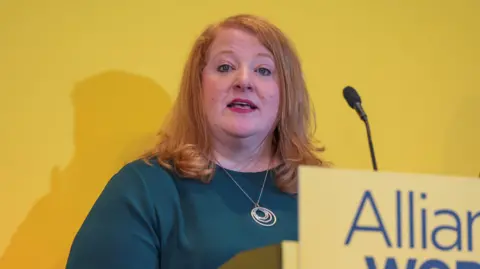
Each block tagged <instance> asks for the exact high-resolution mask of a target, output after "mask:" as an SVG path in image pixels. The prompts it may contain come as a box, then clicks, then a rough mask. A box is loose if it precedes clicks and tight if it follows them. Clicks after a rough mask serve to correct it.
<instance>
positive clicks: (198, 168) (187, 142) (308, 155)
mask: <svg viewBox="0 0 480 269" xmlns="http://www.w3.org/2000/svg"><path fill="white" fill-rule="evenodd" d="M221 28H223V29H225V28H230V29H231V28H235V29H240V30H244V31H247V32H249V33H251V34H253V35H255V36H256V37H257V38H258V40H259V41H260V42H261V43H262V44H263V45H264V46H265V47H266V48H267V49H268V50H269V51H270V52H271V53H272V55H273V57H274V61H275V65H276V66H277V69H278V77H279V88H280V107H279V112H278V116H277V122H278V124H277V126H276V128H275V129H274V131H273V134H272V135H273V143H274V145H273V148H274V150H275V153H276V154H277V155H278V156H279V157H280V160H281V163H280V165H278V166H276V167H275V171H274V175H275V182H276V185H277V186H278V187H279V188H280V190H282V191H284V192H288V193H296V192H297V179H298V173H297V168H298V166H299V165H316V166H323V167H326V166H328V164H327V162H325V161H324V160H323V159H322V158H320V157H319V153H321V152H323V151H324V148H323V147H317V146H316V145H315V144H316V143H315V139H314V133H315V129H316V125H315V123H316V121H315V112H314V110H313V105H312V104H311V102H310V97H309V94H308V91H307V87H306V84H305V81H304V77H303V73H302V68H301V63H300V60H299V57H298V56H297V53H296V51H295V49H294V47H293V45H292V44H291V42H290V41H289V39H288V38H287V37H286V36H285V35H284V34H283V33H282V31H281V30H280V29H278V28H277V27H276V26H275V25H273V24H271V23H270V22H268V21H267V20H265V19H263V18H260V17H257V16H254V15H246V14H241V15H236V16H231V17H228V18H226V19H224V20H222V21H221V22H218V23H216V24H212V25H210V26H208V27H207V28H206V29H205V30H204V31H203V32H202V33H201V35H200V36H199V37H198V38H197V39H196V41H195V43H194V45H193V48H192V50H191V52H190V54H189V57H188V59H187V62H186V65H185V67H184V71H183V77H182V80H181V84H180V91H179V94H178V96H177V99H176V101H175V104H174V105H173V108H172V111H171V114H170V116H169V118H168V119H167V121H166V122H165V125H164V128H162V131H161V132H160V133H159V142H158V144H156V146H155V147H154V148H153V150H151V151H149V152H148V153H147V154H146V155H144V156H143V157H144V159H145V160H146V161H149V160H152V159H155V160H157V161H158V163H159V164H160V165H161V166H163V167H164V168H167V169H169V170H171V171H173V172H175V173H177V174H178V175H179V176H180V177H184V178H192V179H197V180H200V181H202V182H205V183H208V182H210V181H211V179H212V177H213V175H214V173H215V163H214V162H213V161H212V160H211V159H210V158H209V156H211V154H212V143H211V141H210V137H211V135H210V134H209V128H208V124H207V122H206V121H207V119H206V115H205V111H204V110H203V106H202V94H203V92H202V76H201V74H202V70H203V68H204V67H205V65H206V56H207V52H208V49H209V47H210V45H211V44H212V42H213V40H214V39H215V36H216V33H217V32H218V30H219V29H221Z"/></svg>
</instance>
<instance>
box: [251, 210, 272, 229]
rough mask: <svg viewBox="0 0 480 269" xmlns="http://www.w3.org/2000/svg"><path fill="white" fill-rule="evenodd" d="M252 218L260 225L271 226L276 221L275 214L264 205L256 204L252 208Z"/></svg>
mask: <svg viewBox="0 0 480 269" xmlns="http://www.w3.org/2000/svg"><path fill="white" fill-rule="evenodd" d="M251 215H252V218H253V220H254V221H255V222H256V223H258V224H260V225H262V226H273V225H275V223H276V222H277V216H275V214H274V213H273V212H272V211H271V210H270V209H267V208H265V207H261V206H256V207H254V208H253V209H252V211H251Z"/></svg>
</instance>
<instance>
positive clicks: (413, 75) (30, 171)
mask: <svg viewBox="0 0 480 269" xmlns="http://www.w3.org/2000/svg"><path fill="white" fill-rule="evenodd" d="M479 10H480V1H477V0H461V1H434V0H425V1H414V0H408V1H355V0H350V1H347V0H343V1H339V0H335V1H333V0H332V1H306V0H304V1H294V2H291V1H283V2H277V1H272V0H265V1H252V0H245V1H233V2H232V1H213V0H204V1H192V0H190V1H183V2H181V3H180V2H178V1H153V0H138V1H113V0H103V1H59V0H47V1H33V0H30V1H25V0H16V1H13V0H4V1H1V2H0V126H1V128H0V141H1V142H0V143H1V144H0V145H1V147H0V149H1V154H0V197H1V203H0V216H1V226H0V227H1V229H0V257H1V258H0V268H2V269H3V268H38V269H43V268H49V269H50V268H55V269H59V268H62V265H63V264H64V260H65V258H66V255H67V251H68V248H69V244H70V241H71V239H72V237H73V235H74V234H75V231H76V229H77V228H78V226H79V225H80V223H81V221H82V220H83V218H84V216H85V214H86V212H88V209H89V207H90V206H91V204H92V203H93V201H94V200H95V197H96V196H97V195H98V193H99V191H101V189H102V187H103V185H104V184H105V182H106V181H107V180H108V179H109V177H110V175H111V174H112V173H113V172H114V171H116V169H118V168H119V167H120V166H121V165H122V164H123V163H124V162H125V161H128V160H130V159H132V158H133V157H135V156H136V155H137V154H138V153H139V152H141V151H142V149H143V148H144V147H145V146H146V145H149V144H150V143H151V141H152V136H153V135H154V133H155V132H156V131H157V129H158V127H159V126H160V124H161V122H162V118H163V116H164V115H165V113H166V111H168V109H169V108H170V107H171V104H172V100H173V99H174V98H175V95H176V92H177V86H178V82H179V79H180V76H181V71H182V67H183V64H184V62H185V59H186V56H187V53H188V50H189V49H190V47H191V45H192V43H193V41H194V39H195V37H196V36H197V35H198V34H199V33H200V31H201V30H202V29H203V28H204V26H205V25H206V24H207V23H210V22H212V21H215V20H218V19H220V18H223V17H225V16H228V15H232V14H236V13H240V12H249V13H254V14H259V15H263V16H265V17H267V18H269V19H270V20H272V21H273V22H274V23H276V24H277V25H278V26H280V27H281V28H282V29H284V31H285V32H286V33H287V34H288V35H289V36H290V37H291V38H292V39H293V41H294V42H295V44H296V45H297V48H298V50H299V54H300V56H301V58H302V61H303V64H304V68H305V73H306V79H307V81H308V86H309V89H310V92H311V94H312V96H313V98H314V102H315V106H316V109H317V114H318V120H317V121H318V124H319V126H318V137H319V138H320V139H321V140H322V142H324V144H325V145H326V146H327V147H328V154H327V156H328V158H329V159H330V160H332V161H333V162H334V163H335V164H336V165H337V166H338V167H341V168H354V169H370V159H369V152H368V147H367V140H366V136H365V129H364V126H363V124H362V122H361V121H360V120H359V119H358V117H357V115H356V114H355V112H354V111H353V110H351V109H350V108H349V107H348V106H347V104H346V103H345V101H344V100H343V97H342V89H343V87H344V86H346V85H352V86H354V87H355V88H357V90H358V91H359V93H360V94H361V96H362V98H363V101H364V102H363V103H364V107H365V109H366V111H367V113H368V115H369V117H370V121H371V124H372V132H373V138H374V141H375V147H376V152H377V157H378V162H379V168H380V169H381V170H390V171H407V172H421V173H435V174H453V175H464V176H478V174H479V172H480V142H479V140H478V138H480V129H479V120H478V119H479V115H480V106H479V104H480V88H479V86H478V85H479V84H480V49H479V48H480V32H479V30H478V29H480V17H479V16H478V11H479Z"/></svg>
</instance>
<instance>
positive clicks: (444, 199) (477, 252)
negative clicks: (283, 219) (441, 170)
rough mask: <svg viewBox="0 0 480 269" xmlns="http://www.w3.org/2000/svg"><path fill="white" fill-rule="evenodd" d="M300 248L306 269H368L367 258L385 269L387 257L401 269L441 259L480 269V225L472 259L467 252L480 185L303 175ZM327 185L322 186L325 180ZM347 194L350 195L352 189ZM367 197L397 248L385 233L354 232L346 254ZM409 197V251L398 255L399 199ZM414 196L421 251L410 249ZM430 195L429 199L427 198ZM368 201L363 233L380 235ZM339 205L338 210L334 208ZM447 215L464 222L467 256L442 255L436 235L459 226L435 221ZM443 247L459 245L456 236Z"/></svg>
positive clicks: (442, 239) (316, 171)
mask: <svg viewBox="0 0 480 269" xmlns="http://www.w3.org/2000/svg"><path fill="white" fill-rule="evenodd" d="M300 176H301V180H300V191H301V192H302V195H301V196H300V202H299V203H300V222H299V228H300V234H299V236H300V238H299V239H300V242H301V244H300V247H299V248H298V254H297V255H298V258H299V261H298V262H299V264H300V266H299V268H302V269H317V268H339V269H340V268H341V269H343V268H367V266H366V262H365V257H366V256H370V257H372V256H373V257H374V258H375V262H376V265H377V268H385V262H386V259H387V257H394V258H395V259H396V261H397V266H398V268H407V267H406V265H407V260H408V259H412V258H414V259H417V263H416V265H415V266H414V268H421V265H422V263H423V262H425V261H426V260H430V259H439V260H441V261H443V262H444V263H445V264H447V265H448V268H456V267H455V262H456V261H464V262H477V263H480V236H479V231H480V225H479V223H480V218H479V217H477V218H476V220H475V221H474V224H473V225H472V227H473V228H472V229H473V232H472V235H473V236H472V237H471V238H472V246H473V247H472V248H473V249H472V251H471V252H469V251H467V246H468V238H467V234H468V232H467V223H468V217H467V212H468V211H470V212H472V214H473V216H475V215H477V214H478V213H480V206H479V205H480V196H479V195H478V193H479V192H480V180H477V179H476V178H473V177H472V178H468V177H453V176H436V175H424V174H412V173H392V172H379V173H374V172H369V171H356V170H345V169H335V170H334V169H322V168H311V167H306V168H303V167H302V168H301V169H300ZM318 179H321V180H318ZM345 186H348V187H345ZM366 190H370V191H371V194H372V200H373V201H374V202H375V205H376V207H377V210H378V213H379V215H380V217H381V218H382V222H383V225H384V227H385V229H386V231H387V236H388V238H389V240H390V243H391V244H392V247H391V248H388V247H387V246H386V243H385V240H384V237H383V236H382V234H381V233H380V232H364V231H358V230H357V231H355V232H354V234H353V236H352V237H351V240H350V243H349V245H348V246H345V245H344V243H345V239H346V238H347V235H348V232H349V229H350V227H351V226H352V223H353V220H354V218H355V215H356V213H357V210H358V208H359V206H360V203H361V200H362V197H363V195H364V192H365V191H366ZM397 190H400V191H401V192H402V196H401V199H402V200H401V206H402V209H401V210H402V212H401V213H402V219H401V223H402V224H401V225H402V242H401V243H402V245H403V247H401V248H398V247H397V242H398V241H397V233H396V230H397V226H396V223H397V222H396V221H397V219H396V213H397V211H396V191H397ZM409 191H413V192H414V203H413V213H414V218H413V223H414V242H415V248H413V249H410V248H409V242H410V241H409V236H410V232H409V219H408V214H409V213H408V212H409V211H408V210H409V208H408V207H409V202H408V192H409ZM421 193H426V199H421V198H420V194H421ZM372 200H367V202H366V203H365V207H364V209H363V210H362V214H361V215H360V217H359V219H358V225H359V226H363V227H365V226H368V227H379V223H378V220H377V219H376V218H375V215H374V211H373V209H372V203H371V201H372ZM332 205H335V206H332ZM422 209H426V212H427V213H426V222H425V223H426V227H427V248H426V249H422V248H421V244H422V243H421V242H422V241H421V240H422V232H421V227H422V226H421V210H422ZM440 209H450V210H453V211H455V212H456V214H457V215H458V217H459V219H460V223H461V227H460V234H461V240H460V241H461V248H462V251H458V250H456V249H454V250H452V251H440V250H437V249H435V247H434V245H433V243H432V236H431V234H432V231H433V229H434V228H435V227H439V226H442V225H447V226H456V223H455V221H454V219H453V217H452V216H450V215H448V216H447V215H446V214H442V215H439V216H435V215H434V212H435V211H436V210H440ZM436 240H437V241H436V242H437V243H439V244H440V245H442V246H448V245H452V244H453V243H454V242H455V241H456V236H455V232H453V231H451V230H450V231H445V229H444V230H442V231H440V232H438V234H437V237H436Z"/></svg>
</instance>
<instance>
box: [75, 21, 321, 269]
mask: <svg viewBox="0 0 480 269" xmlns="http://www.w3.org/2000/svg"><path fill="white" fill-rule="evenodd" d="M309 102H310V100H309V96H308V92H307V90H306V86H305V82H304V80H303V75H302V70H301V65H300V62H299V59H298V57H297V55H296V53H295V52H294V50H293V47H292V46H291V45H290V43H289V41H288V39H287V38H286V37H285V36H284V34H283V33H282V32H281V31H280V30H279V29H277V28H276V27H275V26H273V25H272V24H270V23H269V22H267V21H265V20H263V19H261V18H258V17H255V16H251V15H238V16H233V17H229V18H227V19H225V20H224V21H222V22H220V23H218V24H216V25H212V26H210V27H208V28H207V29H206V30H205V31H204V32H203V33H202V34H201V36H200V37H199V38H198V39H197V41H196V43H195V44H194V47H193V50H192V52H191V54H190V56H189V59H188V62H187V64H186V67H185V71H184V74H183V79H182V83H181V87H180V92H179V96H178V99H177V101H176V104H175V106H174V109H173V111H172V114H171V118H170V121H169V122H168V124H167V125H166V128H165V129H164V131H163V132H162V134H161V137H160V142H159V143H158V145H157V146H156V147H155V149H154V150H153V151H151V152H150V153H149V154H147V155H146V156H145V158H143V159H142V160H137V161H134V162H132V163H129V164H127V165H126V166H125V167H123V168H122V169H121V170H120V171H119V172H118V173H117V174H116V175H114V176H113V178H112V179H111V180H110V181H109V183H108V184H107V186H106V187H105V189H104V191H103V192H102V194H101V195H100V197H99V198H98V200H97V201H96V203H95V205H94V206H93V208H92V209H91V212H90V213H89V215H88V217H87V218H86V220H85V222H84V224H83V225H82V227H81V229H80V230H79V232H78V234H77V236H76V237H75V240H74V243H73V245H72V248H71V253H70V257H69V259H68V264H67V269H80V268H82V269H85V268H88V269H113V268H115V269H133V268H135V269H137V268H142V269H154V268H160V269H166V268H174V269H182V268H189V269H192V268H218V267H219V266H221V265H222V264H224V263H225V262H226V261H228V260H229V259H230V258H232V257H233V256H234V255H235V254H237V253H238V252H240V251H244V250H248V249H253V248H257V247H262V246H266V245H271V244H276V243H279V242H281V241H283V240H297V200H296V197H295V195H296V191H297V172H296V171H297V170H296V169H297V167H298V166H299V165H302V164H306V165H319V166H325V163H324V161H322V160H321V159H320V158H319V157H318V156H316V154H317V153H318V152H321V151H322V149H318V148H316V147H315V146H314V144H313V142H312V140H313V135H312V133H311V132H309V131H310V130H309V126H310V123H311V111H310V103H309Z"/></svg>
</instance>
